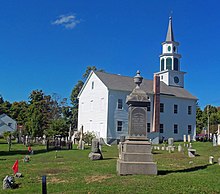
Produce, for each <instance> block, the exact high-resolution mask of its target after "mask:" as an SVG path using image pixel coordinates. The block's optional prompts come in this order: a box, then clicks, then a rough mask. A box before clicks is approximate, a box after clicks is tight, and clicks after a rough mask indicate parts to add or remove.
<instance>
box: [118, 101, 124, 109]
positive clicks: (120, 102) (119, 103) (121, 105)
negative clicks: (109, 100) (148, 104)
mask: <svg viewBox="0 0 220 194" xmlns="http://www.w3.org/2000/svg"><path fill="white" fill-rule="evenodd" d="M122 108H123V101H122V99H118V109H120V110H121V109H122Z"/></svg>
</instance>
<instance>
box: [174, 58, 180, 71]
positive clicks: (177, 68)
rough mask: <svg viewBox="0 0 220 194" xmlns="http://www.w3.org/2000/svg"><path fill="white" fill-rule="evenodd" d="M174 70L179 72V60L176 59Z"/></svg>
mask: <svg viewBox="0 0 220 194" xmlns="http://www.w3.org/2000/svg"><path fill="white" fill-rule="evenodd" d="M174 70H176V71H179V60H178V59H177V58H174Z"/></svg>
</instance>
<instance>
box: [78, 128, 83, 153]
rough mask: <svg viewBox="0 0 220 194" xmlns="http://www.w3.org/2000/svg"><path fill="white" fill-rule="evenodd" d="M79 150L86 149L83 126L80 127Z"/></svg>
mask: <svg viewBox="0 0 220 194" xmlns="http://www.w3.org/2000/svg"><path fill="white" fill-rule="evenodd" d="M78 149H79V150H84V143H83V126H82V127H81V128H80V139H79V144H78Z"/></svg>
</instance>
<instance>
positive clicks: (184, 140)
mask: <svg viewBox="0 0 220 194" xmlns="http://www.w3.org/2000/svg"><path fill="white" fill-rule="evenodd" d="M183 142H184V143H185V142H186V135H183Z"/></svg>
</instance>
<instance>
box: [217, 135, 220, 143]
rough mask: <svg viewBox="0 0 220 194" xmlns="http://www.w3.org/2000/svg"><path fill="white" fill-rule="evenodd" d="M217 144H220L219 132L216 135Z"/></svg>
mask: <svg viewBox="0 0 220 194" xmlns="http://www.w3.org/2000/svg"><path fill="white" fill-rule="evenodd" d="M217 145H220V134H218V135H217Z"/></svg>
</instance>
